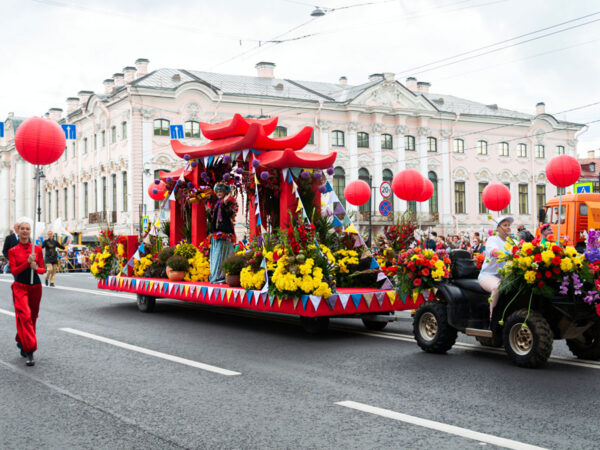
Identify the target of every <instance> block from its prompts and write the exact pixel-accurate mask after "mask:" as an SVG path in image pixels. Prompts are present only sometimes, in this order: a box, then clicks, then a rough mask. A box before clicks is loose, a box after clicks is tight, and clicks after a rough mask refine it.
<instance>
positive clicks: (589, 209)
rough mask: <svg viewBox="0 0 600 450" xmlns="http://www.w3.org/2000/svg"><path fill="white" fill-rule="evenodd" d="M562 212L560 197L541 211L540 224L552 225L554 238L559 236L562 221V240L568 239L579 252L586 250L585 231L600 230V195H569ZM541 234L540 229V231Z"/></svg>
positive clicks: (549, 201) (555, 198) (565, 196)
mask: <svg viewBox="0 0 600 450" xmlns="http://www.w3.org/2000/svg"><path fill="white" fill-rule="evenodd" d="M560 209H561V211H560V214H559V211H558V197H554V198H552V199H550V200H548V201H547V202H546V205H545V207H544V210H543V211H540V218H539V219H540V222H547V223H549V224H550V225H552V232H553V234H554V236H558V222H559V220H560V235H561V239H564V238H567V241H568V242H569V244H570V245H573V246H575V248H577V250H578V251H583V249H584V248H585V235H584V234H583V232H584V231H587V230H589V229H591V228H594V229H596V230H598V229H600V194H567V195H563V196H562V199H561V207H560ZM538 232H539V229H538Z"/></svg>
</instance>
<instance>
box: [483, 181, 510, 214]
mask: <svg viewBox="0 0 600 450" xmlns="http://www.w3.org/2000/svg"><path fill="white" fill-rule="evenodd" d="M481 201H482V202H483V204H484V206H485V207H486V208H487V209H489V210H491V211H502V210H503V209H504V208H506V207H507V206H508V205H509V204H510V191H509V190H508V188H507V187H506V186H505V185H503V184H501V183H492V184H488V185H487V186H486V187H485V189H484V190H483V192H482V193H481Z"/></svg>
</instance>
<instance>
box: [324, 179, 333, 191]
mask: <svg viewBox="0 0 600 450" xmlns="http://www.w3.org/2000/svg"><path fill="white" fill-rule="evenodd" d="M331 191H333V188H332V187H331V184H329V181H327V182H326V183H325V193H327V192H331Z"/></svg>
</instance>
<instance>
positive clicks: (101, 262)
mask: <svg viewBox="0 0 600 450" xmlns="http://www.w3.org/2000/svg"><path fill="white" fill-rule="evenodd" d="M109 250H110V247H109V246H108V245H105V246H104V249H103V250H102V252H100V251H99V249H97V251H96V252H95V253H92V254H91V255H90V262H91V263H92V265H91V267H90V272H91V273H92V275H93V276H94V277H95V278H97V279H104V278H106V277H107V276H109V275H110V273H111V268H112V266H113V262H114V260H115V257H114V255H113V254H112V253H110V251H109Z"/></svg>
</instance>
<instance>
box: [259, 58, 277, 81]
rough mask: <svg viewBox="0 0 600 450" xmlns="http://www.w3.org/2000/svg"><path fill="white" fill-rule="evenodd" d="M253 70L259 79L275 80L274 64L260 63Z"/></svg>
mask: <svg viewBox="0 0 600 450" xmlns="http://www.w3.org/2000/svg"><path fill="white" fill-rule="evenodd" d="M254 68H255V69H256V76H257V77H259V78H275V64H274V63H272V62H266V61H261V62H259V63H257V64H256V65H255V66H254Z"/></svg>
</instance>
